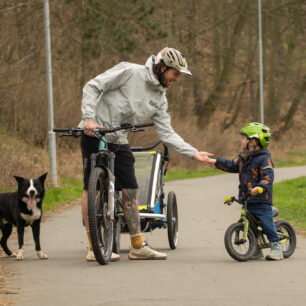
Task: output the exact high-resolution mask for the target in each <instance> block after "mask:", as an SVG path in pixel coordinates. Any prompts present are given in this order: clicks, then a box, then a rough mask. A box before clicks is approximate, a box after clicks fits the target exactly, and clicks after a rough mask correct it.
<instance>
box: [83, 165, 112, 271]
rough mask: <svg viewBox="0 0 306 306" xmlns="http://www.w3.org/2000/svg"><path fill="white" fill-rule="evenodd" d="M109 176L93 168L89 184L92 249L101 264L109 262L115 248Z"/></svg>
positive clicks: (101, 170) (100, 169)
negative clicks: (109, 201) (110, 208)
mask: <svg viewBox="0 0 306 306" xmlns="http://www.w3.org/2000/svg"><path fill="white" fill-rule="evenodd" d="M108 184H109V181H108V178H107V177H106V175H105V172H104V170H103V169H102V168H98V167H96V168H93V169H92V171H91V173H90V178H89V185H88V223H89V231H90V237H91V244H92V249H93V252H94V254H95V257H96V260H97V262H98V263H99V264H101V265H106V264H108V263H109V261H110V259H111V255H112V248H113V227H114V224H113V220H112V219H111V216H109V214H108Z"/></svg>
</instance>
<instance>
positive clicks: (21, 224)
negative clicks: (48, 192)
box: [0, 173, 48, 260]
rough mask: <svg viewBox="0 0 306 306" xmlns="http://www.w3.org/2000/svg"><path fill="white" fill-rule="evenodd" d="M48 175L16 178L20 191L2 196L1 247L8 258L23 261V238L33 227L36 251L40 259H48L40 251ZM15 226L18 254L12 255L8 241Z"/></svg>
mask: <svg viewBox="0 0 306 306" xmlns="http://www.w3.org/2000/svg"><path fill="white" fill-rule="evenodd" d="M46 177H47V173H45V174H43V175H42V176H40V177H39V178H37V179H25V178H22V177H19V176H15V179H16V181H17V183H18V190H17V191H16V192H12V193H3V194H0V228H1V230H2V238H1V240H0V245H1V247H2V248H3V250H4V252H5V253H6V254H7V255H8V256H12V257H16V259H17V260H22V259H23V258H24V257H23V252H24V250H23V236H24V228H25V227H26V226H28V225H31V227H32V232H33V238H34V241H35V250H36V252H37V256H38V257H39V258H40V259H48V256H47V255H46V254H44V253H43V252H42V251H41V249H40V243H39V233H40V221H41V217H42V201H43V198H44V195H45V187H44V183H45V179H46ZM13 225H15V226H16V227H17V234H18V245H19V250H18V253H17V254H15V253H12V252H11V251H10V249H9V248H8V247H7V239H8V238H9V237H10V235H11V233H12V229H13Z"/></svg>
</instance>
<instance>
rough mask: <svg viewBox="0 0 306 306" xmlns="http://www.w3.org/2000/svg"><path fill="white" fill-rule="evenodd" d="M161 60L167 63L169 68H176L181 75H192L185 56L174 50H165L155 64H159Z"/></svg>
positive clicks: (159, 54)
mask: <svg viewBox="0 0 306 306" xmlns="http://www.w3.org/2000/svg"><path fill="white" fill-rule="evenodd" d="M161 60H163V62H164V63H165V65H166V66H167V67H170V68H174V69H176V70H178V71H180V72H181V73H185V74H188V75H192V74H191V72H190V71H189V70H188V65H187V61H186V57H185V55H184V54H183V53H182V52H180V51H178V50H175V49H173V48H168V47H166V48H164V49H162V50H161V51H160V52H159V53H158V54H157V56H156V62H155V64H157V63H159V62H160V61H161Z"/></svg>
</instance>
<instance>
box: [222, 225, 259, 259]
mask: <svg viewBox="0 0 306 306" xmlns="http://www.w3.org/2000/svg"><path fill="white" fill-rule="evenodd" d="M243 233H244V224H243V223H241V222H238V223H234V224H232V225H230V226H229V227H228V229H227V230H226V232H225V235H224V244H225V248H226V250H227V252H228V254H229V255H230V256H231V257H232V258H234V259H235V260H237V261H247V260H249V259H250V258H251V257H252V256H253V255H254V253H255V251H256V238H255V235H254V233H253V231H252V230H251V229H250V228H249V229H248V236H247V240H246V241H244V239H243Z"/></svg>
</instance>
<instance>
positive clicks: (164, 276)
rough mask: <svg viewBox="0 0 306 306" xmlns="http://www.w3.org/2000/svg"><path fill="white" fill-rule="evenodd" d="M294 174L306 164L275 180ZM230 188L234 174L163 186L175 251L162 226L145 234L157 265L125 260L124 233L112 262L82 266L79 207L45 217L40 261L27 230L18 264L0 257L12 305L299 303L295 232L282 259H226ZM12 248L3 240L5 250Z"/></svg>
mask: <svg viewBox="0 0 306 306" xmlns="http://www.w3.org/2000/svg"><path fill="white" fill-rule="evenodd" d="M302 175H306V167H298V168H287V169H276V175H275V181H276V182H278V181H280V180H283V179H290V178H294V177H299V176H302ZM237 185H238V177H237V175H234V174H233V175H232V174H226V175H220V176H214V177H208V178H200V179H192V180H182V181H176V182H171V183H167V184H166V191H167V192H169V191H170V190H173V191H175V193H176V196H177V199H178V208H179V244H178V248H177V249H176V250H170V249H169V244H168V237H167V231H166V230H165V229H162V230H160V229H156V230H154V231H153V232H152V233H149V234H145V239H146V240H148V242H149V244H150V245H152V246H154V247H155V248H157V249H159V250H161V251H164V252H167V253H168V260H165V261H130V260H128V251H129V237H128V235H127V234H124V235H122V238H121V245H122V252H121V260H120V261H119V262H114V263H111V264H109V265H107V266H101V265H99V264H97V263H96V262H86V260H85V256H86V253H87V237H86V233H85V230H84V228H83V227H82V223H81V212H80V206H76V207H74V208H71V209H69V210H66V211H64V212H63V213H60V214H57V215H53V216H52V217H50V218H48V219H47V221H46V222H44V223H43V224H42V226H41V245H42V251H43V252H45V253H46V254H47V255H48V256H49V259H48V260H40V259H38V258H37V257H36V253H35V251H34V243H33V240H32V237H31V230H30V228H27V229H26V240H25V241H26V245H25V259H24V260H23V261H21V262H17V261H15V260H13V259H11V258H0V260H1V262H4V263H5V266H6V268H7V269H8V270H9V271H11V273H12V274H13V278H12V279H11V280H9V281H8V282H7V284H6V287H7V289H8V291H10V292H15V293H16V294H14V295H13V296H11V298H13V299H14V300H15V302H16V305H31V306H36V305H37V306H38V305H45V306H48V305H58V306H60V305H82V306H83V305H84V306H85V305H86V306H87V305H90V306H94V305H119V306H121V305H122V306H126V305H133V306H138V305H160V306H164V305H167V306H168V305H178V306H180V305H183V306H185V305H188V306H191V305H222V306H223V305H235V306H236V305H238V304H242V305H278V306H281V305H286V306H287V305H294V306H298V305H306V260H305V259H306V237H303V236H301V235H298V237H297V248H296V251H295V253H294V254H293V256H292V257H290V258H289V259H286V260H283V261H278V262H269V261H266V260H264V259H261V260H253V261H248V262H245V263H240V262H236V261H234V260H233V259H232V258H231V257H230V256H229V255H228V254H227V252H226V250H225V247H224V242H223V237H224V232H225V230H226V228H227V227H228V226H229V225H230V224H232V223H234V222H236V221H237V220H238V218H239V214H240V210H239V206H238V205H233V206H231V207H228V206H225V205H223V199H224V197H225V196H232V195H236V191H237ZM275 204H277V203H275ZM276 206H277V205H276ZM280 216H281V212H280ZM14 243H15V244H16V242H14V241H9V245H10V246H11V247H12V248H13V249H14V247H15V248H16V246H15V245H14ZM267 252H268V250H265V253H267ZM2 298H3V295H2ZM0 300H1V295H0Z"/></svg>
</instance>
